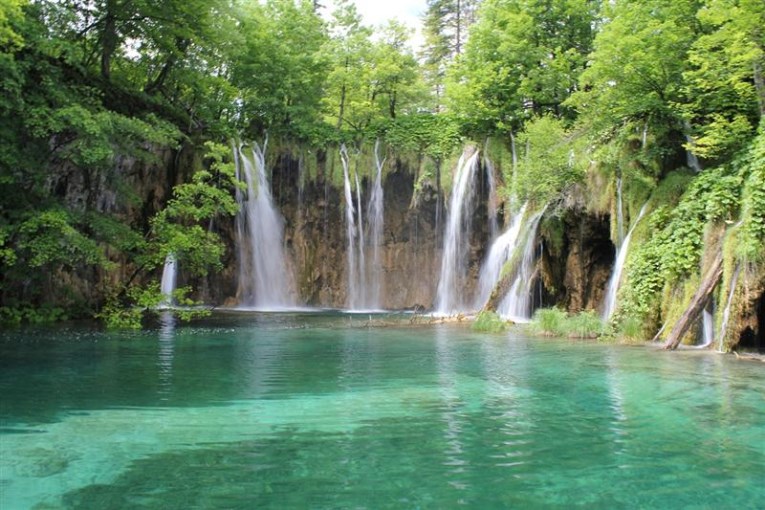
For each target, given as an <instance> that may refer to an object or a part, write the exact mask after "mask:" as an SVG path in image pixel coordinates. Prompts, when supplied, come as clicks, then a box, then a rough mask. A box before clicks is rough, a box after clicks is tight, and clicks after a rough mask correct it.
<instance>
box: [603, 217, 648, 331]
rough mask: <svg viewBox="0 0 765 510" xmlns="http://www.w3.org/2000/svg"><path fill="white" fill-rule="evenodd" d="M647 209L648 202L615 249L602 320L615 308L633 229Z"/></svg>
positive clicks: (609, 316) (606, 318)
mask: <svg viewBox="0 0 765 510" xmlns="http://www.w3.org/2000/svg"><path fill="white" fill-rule="evenodd" d="M647 208H648V202H646V203H645V204H643V207H641V208H640V212H639V213H638V215H637V218H635V223H633V224H632V227H631V228H630V231H629V232H627V236H626V237H625V238H624V241H622V243H621V245H620V246H619V247H617V248H616V262H615V263H614V270H613V272H612V273H611V278H609V280H608V290H607V291H606V298H605V300H604V301H603V313H602V315H601V317H602V318H603V320H608V319H610V318H611V315H612V314H613V313H614V309H615V308H616V294H617V292H618V291H619V285H620V284H621V280H622V272H623V271H624V264H625V262H627V254H628V252H629V248H630V240H631V239H632V233H633V232H634V231H635V227H636V226H637V224H638V223H639V222H640V219H641V218H642V217H643V215H644V214H645V211H646V209H647Z"/></svg>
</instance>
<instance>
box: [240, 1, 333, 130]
mask: <svg viewBox="0 0 765 510" xmlns="http://www.w3.org/2000/svg"><path fill="white" fill-rule="evenodd" d="M239 30H240V33H241V35H242V37H243V39H244V42H243V43H242V45H241V50H240V51H239V52H238V53H236V54H235V55H233V56H232V77H231V81H232V82H233V84H234V85H235V86H236V87H237V88H238V89H239V90H240V91H241V98H240V100H241V103H242V105H241V109H240V110H241V118H240V119H239V122H240V124H241V125H242V127H243V128H245V129H247V130H248V131H249V132H250V133H251V136H256V135H257V136H262V133H263V132H264V131H272V132H275V133H279V134H285V135H289V136H291V137H293V138H295V139H298V140H310V139H311V138H312V137H313V133H314V131H315V130H316V129H317V124H318V123H319V122H320V121H321V119H320V114H319V111H320V104H321V97H322V92H323V85H324V82H325V79H326V72H327V71H326V68H327V62H326V60H325V58H324V56H323V55H322V54H321V49H322V47H323V45H324V44H326V41H327V38H326V34H325V31H324V24H323V23H322V21H321V19H320V18H319V17H318V16H317V15H316V14H315V12H314V10H313V6H312V4H311V2H307V1H303V2H297V3H295V2H293V1H292V0H278V1H275V0H272V1H270V2H268V3H267V4H265V5H259V4H252V5H250V6H248V7H247V8H246V9H244V10H243V12H242V16H241V25H240V27H239Z"/></svg>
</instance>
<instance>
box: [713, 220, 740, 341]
mask: <svg viewBox="0 0 765 510" xmlns="http://www.w3.org/2000/svg"><path fill="white" fill-rule="evenodd" d="M740 223H741V222H739V224H740ZM736 226H738V225H736ZM740 272H741V266H736V270H735V271H733V278H731V280H730V291H729V292H728V302H727V303H725V309H724V310H723V316H722V323H721V324H720V331H719V332H718V333H717V336H718V338H719V339H720V344H719V346H718V347H717V350H718V351H720V352H722V350H723V344H724V343H725V335H726V334H727V333H728V322H729V321H730V309H731V306H732V305H733V295H734V294H735V292H736V284H738V275H739V273H740Z"/></svg>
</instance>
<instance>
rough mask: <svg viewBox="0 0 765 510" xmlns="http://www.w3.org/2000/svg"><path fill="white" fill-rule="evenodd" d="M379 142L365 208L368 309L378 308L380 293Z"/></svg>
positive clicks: (381, 194)
mask: <svg viewBox="0 0 765 510" xmlns="http://www.w3.org/2000/svg"><path fill="white" fill-rule="evenodd" d="M379 148H380V140H379V139H378V140H377V141H376V142H375V167H376V169H377V174H376V175H375V180H374V185H373V186H372V193H371V194H370V197H369V206H368V208H367V221H368V222H369V244H370V247H371V249H372V250H371V251H372V265H371V274H370V279H369V292H368V293H367V297H368V301H369V302H368V305H369V308H373V309H378V308H380V300H381V293H382V279H381V275H382V260H381V259H380V248H381V247H382V243H383V225H384V222H383V212H384V211H383V189H382V171H383V166H384V165H385V159H383V160H382V161H381V160H380V153H379Z"/></svg>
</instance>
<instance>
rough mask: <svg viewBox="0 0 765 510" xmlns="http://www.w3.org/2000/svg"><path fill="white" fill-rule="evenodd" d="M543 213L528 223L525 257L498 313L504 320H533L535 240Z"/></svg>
mask: <svg viewBox="0 0 765 510" xmlns="http://www.w3.org/2000/svg"><path fill="white" fill-rule="evenodd" d="M543 213H544V209H543V210H541V211H539V212H538V213H536V214H535V215H534V216H533V217H532V218H531V219H530V220H529V222H528V225H529V227H528V229H527V230H526V233H525V234H526V235H525V236H524V238H523V241H522V242H523V256H522V258H521V263H520V266H519V267H518V273H517V274H516V276H515V279H514V280H513V284H512V285H511V286H510V290H509V291H508V293H507V295H506V296H505V297H504V298H503V299H502V301H501V302H500V303H499V306H498V307H497V313H498V314H499V315H500V316H501V317H502V318H504V319H509V320H512V321H513V322H528V321H529V320H530V319H531V313H532V309H531V307H532V296H531V285H532V283H533V280H534V261H535V259H536V253H535V250H534V248H535V243H534V239H536V236H537V227H538V226H539V221H540V220H541V219H542V214H543ZM519 248H520V246H519Z"/></svg>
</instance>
